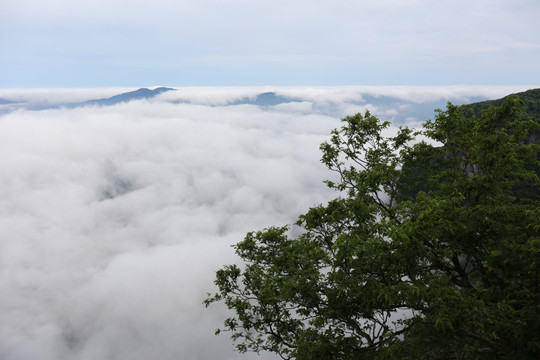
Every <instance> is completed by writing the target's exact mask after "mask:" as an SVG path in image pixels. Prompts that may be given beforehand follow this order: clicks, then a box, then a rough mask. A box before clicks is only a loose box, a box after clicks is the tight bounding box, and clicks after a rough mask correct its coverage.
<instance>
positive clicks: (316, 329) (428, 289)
mask: <svg viewBox="0 0 540 360" xmlns="http://www.w3.org/2000/svg"><path fill="white" fill-rule="evenodd" d="M522 109H523V102H522V101H521V100H520V99H519V98H517V97H509V98H507V99H506V101H505V102H504V103H503V104H502V105H501V106H499V107H491V108H489V109H487V110H485V111H483V112H482V113H481V115H479V116H477V115H471V114H466V113H465V112H466V111H465V110H466V109H465V108H464V107H458V106H454V105H452V104H448V106H447V109H446V110H445V111H438V113H437V115H436V117H435V120H433V121H428V122H426V123H425V124H424V126H423V128H422V130H420V131H417V132H415V131H412V130H410V129H408V128H400V129H399V131H398V132H397V134H396V135H395V136H385V135H384V134H385V133H386V132H387V131H385V130H386V129H387V128H388V127H389V125H390V124H389V123H388V122H382V121H380V120H379V119H378V118H377V117H375V116H372V115H371V114H370V113H369V112H366V113H365V114H363V115H362V114H356V115H354V116H349V117H346V118H344V119H342V123H343V126H342V127H341V128H339V129H335V130H334V131H333V132H332V136H331V139H330V140H329V142H326V143H323V144H322V145H321V150H322V153H323V156H322V162H323V163H324V164H325V165H326V166H327V167H328V168H329V169H330V170H332V171H336V172H337V173H338V174H339V179H340V180H339V181H337V182H331V181H327V185H328V186H329V187H331V188H334V189H336V190H338V191H339V194H340V196H339V197H338V198H336V199H335V200H332V201H330V202H329V203H328V204H326V205H319V206H316V207H313V208H311V209H309V211H308V212H307V213H306V214H304V215H301V216H300V218H299V220H298V222H297V223H296V225H298V226H300V227H301V228H302V230H303V231H302V233H301V235H299V236H297V237H292V236H291V235H290V231H289V227H288V226H283V227H272V228H267V229H264V230H262V231H257V232H252V233H249V234H247V236H246V238H245V239H244V240H243V241H241V242H239V243H238V244H236V245H235V246H234V248H235V249H236V253H237V254H238V255H239V256H240V258H241V259H242V260H243V263H242V264H241V265H226V266H224V267H223V268H222V269H220V270H218V271H217V274H216V280H215V284H216V285H217V292H216V293H215V294H209V295H208V298H207V299H206V301H205V304H206V305H207V306H208V305H210V304H212V303H214V302H220V301H223V302H224V303H225V304H226V305H227V307H228V308H229V309H230V310H232V313H233V315H232V316H231V317H230V318H228V319H226V320H225V322H224V328H223V329H222V330H226V331H229V332H230V333H231V335H232V339H233V340H234V343H235V346H236V348H237V349H238V350H239V351H241V352H245V351H255V352H261V351H270V352H273V353H277V354H279V355H280V356H281V357H282V358H284V359H389V358H401V359H407V358H409V359H450V358H454V359H483V358H485V359H494V358H498V359H504V358H508V359H510V358H513V359H518V358H519V359H530V358H539V357H540V336H539V334H540V308H539V306H540V295H539V288H540V285H539V284H540V271H539V270H540V221H539V219H540V206H539V203H538V200H537V198H536V199H535V198H530V197H517V196H515V191H516V189H517V188H519V186H521V185H522V184H525V183H526V184H527V185H528V186H534V188H535V189H536V190H535V191H536V192H537V191H538V182H539V180H538V176H537V174H536V173H535V171H533V170H530V169H531V168H533V167H531V166H533V165H535V164H536V166H537V165H538V158H537V153H538V150H539V146H538V144H535V143H534V142H532V143H531V141H530V136H529V133H530V132H531V131H532V130H533V129H534V128H535V127H537V123H536V122H535V121H531V120H523V119H522V116H521V115H522ZM420 135H421V136H423V137H424V138H425V139H431V140H435V141H436V142H438V143H439V145H438V146H436V145H431V144H430V143H429V142H426V141H418V140H416V138H417V137H418V136H420ZM431 142H433V141H431ZM219 331H221V330H218V331H217V332H219Z"/></svg>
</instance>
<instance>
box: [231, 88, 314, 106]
mask: <svg viewBox="0 0 540 360" xmlns="http://www.w3.org/2000/svg"><path fill="white" fill-rule="evenodd" d="M302 101H304V100H302V99H297V98H291V97H286V96H281V95H277V94H276V93H275V92H273V91H272V92H265V93H261V94H258V95H257V96H256V97H255V98H247V97H246V98H243V99H241V100H237V101H235V102H233V103H231V104H230V105H243V104H249V105H258V106H274V105H279V104H285V103H291V102H302Z"/></svg>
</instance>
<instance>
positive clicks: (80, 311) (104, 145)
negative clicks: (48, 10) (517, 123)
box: [0, 88, 503, 360]
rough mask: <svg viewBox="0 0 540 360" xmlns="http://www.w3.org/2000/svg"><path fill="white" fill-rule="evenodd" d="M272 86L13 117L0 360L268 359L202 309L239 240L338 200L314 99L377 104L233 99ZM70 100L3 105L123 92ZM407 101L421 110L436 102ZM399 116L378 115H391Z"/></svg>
mask: <svg viewBox="0 0 540 360" xmlns="http://www.w3.org/2000/svg"><path fill="white" fill-rule="evenodd" d="M260 90H268V89H251V88H235V89H232V88H206V89H200V88H192V89H179V90H178V91H177V92H170V93H165V94H163V95H161V96H160V97H158V98H156V99H153V100H151V101H147V100H141V101H134V102H130V103H124V104H119V105H115V106H110V107H85V108H75V109H66V108H60V109H49V110H41V111H26V110H18V111H14V112H11V113H9V114H4V115H1V116H0V160H1V161H0V184H1V186H0V293H1V294H2V296H1V297H0V318H1V319H2V321H0V339H2V341H0V358H2V359H5V360H26V359H29V360H30V359H41V360H94V359H115V360H147V359H161V360H173V359H194V360H196V359H200V360H203V359H241V358H242V359H243V358H245V359H254V358H255V356H254V355H252V354H248V355H244V356H241V355H238V354H235V353H234V352H233V351H232V346H231V345H230V343H229V339H228V338H227V336H226V335H222V336H219V337H214V335H213V331H214V329H215V328H216V327H218V326H219V325H220V323H221V321H222V320H223V319H224V317H225V312H224V309H222V308H219V306H217V307H212V308H210V309H204V308H203V306H202V304H201V302H202V300H203V299H204V298H205V294H206V293H207V292H210V291H212V289H213V287H212V282H213V277H214V272H215V270H216V269H217V268H218V267H220V266H221V265H223V264H226V263H231V262H233V261H235V257H234V254H233V249H231V247H230V246H231V245H232V244H234V243H236V242H238V241H240V240H241V239H242V238H243V237H244V235H245V233H246V232H248V231H252V230H258V229H261V228H263V227H267V226H271V225H282V224H287V223H292V222H294V221H295V220H296V218H297V216H298V215H299V214H301V213H303V212H305V211H306V210H307V209H308V208H309V207H310V206H312V205H315V204H318V203H323V202H325V201H326V200H328V199H330V198H332V197H333V196H335V195H336V194H334V193H332V192H330V191H329V190H328V189H326V188H325V186H324V185H323V184H322V180H324V179H327V178H329V177H331V176H332V174H330V173H329V172H328V171H327V170H326V169H325V168H324V166H323V165H322V164H321V163H320V162H319V158H320V153H319V150H318V147H319V144H320V143H321V142H323V141H324V140H326V139H327V138H328V136H329V132H330V130H331V129H332V128H335V127H337V126H339V120H338V117H336V116H330V115H326V113H328V112H325V111H322V112H321V111H318V110H319V109H320V107H317V104H319V106H322V105H320V104H323V103H325V102H326V103H329V102H333V103H334V104H338V105H335V106H337V109H338V110H337V111H338V112H344V111H349V110H355V109H357V110H358V109H365V108H371V107H372V106H371V105H370V104H368V103H366V102H364V103H362V102H361V99H362V97H363V96H364V97H365V96H366V94H365V93H358V91H357V90H355V91H351V89H349V88H295V89H292V88H283V89H277V90H275V89H272V90H275V91H276V92H277V93H279V94H284V95H290V96H299V97H302V98H303V99H310V100H312V101H304V102H299V103H289V104H281V105H277V106H274V107H267V108H259V107H257V106H253V105H238V106H221V105H220V104H225V103H227V102H228V101H230V100H233V101H234V99H238V98H242V97H244V96H254V95H255V94H256V93H257V92H259V91H260ZM63 91H64V92H65V90H56V91H52V90H51V91H48V92H46V91H44V90H40V91H36V90H27V91H22V90H20V91H19V90H17V91H15V90H12V91H7V90H5V91H3V92H2V93H0V97H4V98H11V99H13V98H18V99H20V100H21V101H26V102H38V103H39V102H41V103H43V102H48V103H54V102H55V101H56V102H57V103H58V102H60V103H61V102H63V101H64V102H65V101H67V100H73V99H75V100H76V101H80V100H86V99H89V98H95V97H99V96H102V95H107V96H108V95H111V94H114V93H115V91H116V90H114V91H113V90H111V89H102V90H99V91H98V90H96V89H93V90H82V89H81V90H79V92H77V93H76V94H75V95H74V94H72V95H70V97H69V96H66V94H65V93H64V95H62V94H63ZM377 91H379V93H377V92H376V91H375V90H373V91H372V93H371V95H370V96H372V97H373V96H383V95H386V96H389V95H392V96H393V95H395V93H393V92H392V91H390V90H387V91H386V92H385V91H384V90H382V89H379V90H377ZM401 91H402V92H401V96H402V97H403V98H404V99H409V100H410V99H416V100H418V102H417V104H422V101H421V99H422V98H424V97H426V96H427V97H429V96H433V94H434V92H435V93H436V91H435V89H431V91H429V89H423V90H422V91H420V93H416V95H415V92H414V91H413V90H411V89H409V91H406V90H405V89H401ZM440 91H441V93H442V90H440ZM496 91H497V90H495V89H483V90H482V91H480V89H477V90H474V89H468V90H466V89H465V90H463V89H460V90H455V91H454V93H452V94H450V95H451V96H454V97H458V96H462V95H463V93H466V94H467V96H485V95H486V94H489V93H493V92H496ZM499 91H501V90H500V89H499ZM40 94H41V95H40ZM460 94H461V95H460ZM98 95H99V96H98ZM502 95H503V94H502ZM179 99H180V100H182V99H183V100H186V99H189V100H190V101H192V102H193V103H192V104H188V103H173V102H171V101H173V100H179ZM444 99H445V97H444V96H443V95H440V97H439V98H438V101H441V100H444ZM349 101H350V102H349ZM396 101H397V102H396ZM404 101H405V100H404ZM354 102H358V103H357V105H354ZM411 104H413V103H410V104H409V105H408V106H413V105H414V104H413V105H411ZM393 106H395V108H393ZM400 106H401V105H400V104H399V101H398V100H395V99H394V102H390V103H389V105H388V104H387V105H385V106H383V105H382V104H380V105H379V109H384V113H383V115H384V116H387V117H389V118H391V117H392V116H394V115H395V114H396V113H398V112H399V107H400ZM410 111H414V109H413V110H410ZM385 114H386V115H385ZM393 114H394V115H393ZM418 120H419V119H412V120H411V121H413V123H417V122H418ZM265 358H270V357H265Z"/></svg>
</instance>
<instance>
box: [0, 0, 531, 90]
mask: <svg viewBox="0 0 540 360" xmlns="http://www.w3.org/2000/svg"><path fill="white" fill-rule="evenodd" d="M538 15H540V2H538V1H537V0H472V1H471V0H466V1H465V0H451V1H448V0H441V1H431V0H379V1H373V0H367V1H366V0H295V1H290V0H274V1H260V0H197V1H195V0H192V1H186V0H153V1H147V0H145V1H141V0H93V1H86V0H49V1H42V0H18V1H1V2H0V52H1V56H0V68H1V69H2V77H1V78H0V88H32V87H34V88H36V87H41V88H48V87H57V88H58V87H111V86H127V87H133V86H151V85H170V86H209V85H529V84H538V83H540V37H539V36H538V34H540V22H539V21H538Z"/></svg>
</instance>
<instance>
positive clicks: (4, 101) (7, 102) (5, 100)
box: [0, 98, 15, 105]
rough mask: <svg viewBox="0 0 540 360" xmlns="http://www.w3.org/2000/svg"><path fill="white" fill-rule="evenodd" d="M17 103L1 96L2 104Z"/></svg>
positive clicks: (0, 101) (0, 102)
mask: <svg viewBox="0 0 540 360" xmlns="http://www.w3.org/2000/svg"><path fill="white" fill-rule="evenodd" d="M9 104H15V101H11V100H7V99H2V98H0V105H9Z"/></svg>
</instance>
